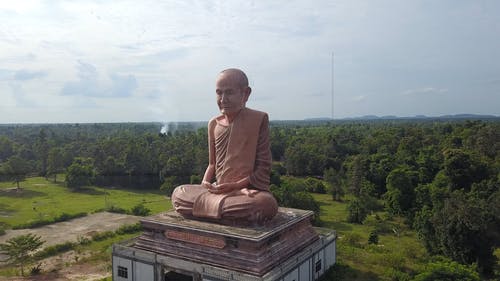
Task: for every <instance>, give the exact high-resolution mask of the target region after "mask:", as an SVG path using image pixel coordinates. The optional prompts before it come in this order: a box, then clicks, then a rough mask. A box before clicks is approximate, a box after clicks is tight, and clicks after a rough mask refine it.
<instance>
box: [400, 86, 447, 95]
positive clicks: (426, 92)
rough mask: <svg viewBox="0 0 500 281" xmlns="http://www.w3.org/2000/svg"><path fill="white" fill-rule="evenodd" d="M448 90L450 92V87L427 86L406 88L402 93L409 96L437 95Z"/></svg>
mask: <svg viewBox="0 0 500 281" xmlns="http://www.w3.org/2000/svg"><path fill="white" fill-rule="evenodd" d="M446 92H448V89H445V88H441V89H440V88H433V87H426V88H419V89H409V90H405V91H403V92H402V94H403V95H405V96H409V95H436V94H444V93H446Z"/></svg>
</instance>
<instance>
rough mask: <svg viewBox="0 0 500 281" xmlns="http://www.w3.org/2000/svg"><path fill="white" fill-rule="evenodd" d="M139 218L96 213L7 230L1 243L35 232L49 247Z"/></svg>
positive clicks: (117, 226)
mask: <svg viewBox="0 0 500 281" xmlns="http://www.w3.org/2000/svg"><path fill="white" fill-rule="evenodd" d="M139 219H140V217H137V216H131V215H124V214H115V213H108V212H102V213H95V214H91V215H88V216H85V217H82V218H77V219H73V220H70V221H65V222H58V223H54V224H50V225H46V226H42V227H38V228H34V229H17V230H7V231H6V234H5V235H2V236H0V243H4V242H5V241H6V240H8V239H10V238H12V237H15V236H18V235H22V234H28V233H33V234H37V235H40V236H41V237H42V240H44V241H45V243H44V244H43V247H47V246H51V245H55V244H61V243H64V242H66V241H77V240H78V237H79V236H87V237H90V236H91V235H92V234H93V233H96V232H103V231H108V230H116V229H118V228H119V227H120V226H121V225H124V224H134V223H137V222H139Z"/></svg>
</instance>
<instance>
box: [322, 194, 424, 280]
mask: <svg viewBox="0 0 500 281" xmlns="http://www.w3.org/2000/svg"><path fill="white" fill-rule="evenodd" d="M313 197H314V199H315V200H317V201H318V202H319V203H320V207H321V220H322V221H323V225H324V226H325V227H328V228H332V229H335V230H336V231H337V235H338V239H337V261H338V262H339V263H340V264H342V265H343V271H344V272H343V278H342V280H359V281H361V280H395V279H393V277H394V275H395V274H399V273H398V272H407V273H410V272H417V271H419V269H420V268H421V267H422V266H423V265H424V264H425V262H426V261H427V259H428V255H427V253H426V251H425V249H424V247H423V246H422V244H421V243H420V241H418V239H417V237H416V235H415V233H414V232H413V231H410V230H408V228H407V227H406V226H405V225H404V223H403V222H402V221H399V220H398V219H396V218H395V219H392V220H388V221H385V220H384V221H385V223H386V226H387V227H386V230H387V231H386V232H387V233H385V232H384V233H382V234H379V242H378V244H377V245H375V244H369V243H368V236H369V234H370V232H371V231H372V230H374V228H375V227H374V226H373V225H372V224H370V225H366V224H351V223H348V222H347V221H346V218H347V211H346V207H347V203H348V202H347V201H346V202H335V201H333V200H332V198H331V195H328V194H313ZM378 215H379V217H382V218H383V217H384V216H385V214H384V213H379V214H378ZM398 235H399V236H398Z"/></svg>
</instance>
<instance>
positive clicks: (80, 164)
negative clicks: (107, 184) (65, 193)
mask: <svg viewBox="0 0 500 281" xmlns="http://www.w3.org/2000/svg"><path fill="white" fill-rule="evenodd" d="M94 179H95V171H94V164H93V159H92V158H82V157H77V158H75V159H74V160H73V163H72V164H71V165H70V166H69V167H68V169H67V170H66V185H67V186H68V187H71V188H79V187H82V186H88V185H91V184H92V183H93V182H94Z"/></svg>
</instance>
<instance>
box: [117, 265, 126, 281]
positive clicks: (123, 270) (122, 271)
mask: <svg viewBox="0 0 500 281" xmlns="http://www.w3.org/2000/svg"><path fill="white" fill-rule="evenodd" d="M118 277H122V278H128V268H126V267H124V266H118Z"/></svg>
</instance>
